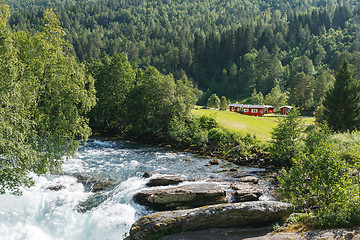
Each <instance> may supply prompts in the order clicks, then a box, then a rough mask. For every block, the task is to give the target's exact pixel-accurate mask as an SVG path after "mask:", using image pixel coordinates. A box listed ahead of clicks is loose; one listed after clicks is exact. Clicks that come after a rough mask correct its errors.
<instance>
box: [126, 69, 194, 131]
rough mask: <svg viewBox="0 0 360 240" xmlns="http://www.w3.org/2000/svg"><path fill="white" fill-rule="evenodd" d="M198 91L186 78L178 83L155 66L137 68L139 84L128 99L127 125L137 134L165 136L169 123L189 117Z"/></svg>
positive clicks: (137, 81) (131, 91)
mask: <svg viewBox="0 0 360 240" xmlns="http://www.w3.org/2000/svg"><path fill="white" fill-rule="evenodd" d="M196 101H197V99H196V91H195V90H194V88H193V87H192V85H191V83H190V82H189V81H188V80H187V79H185V78H183V79H182V80H181V81H178V82H177V83H175V80H174V78H173V77H172V76H171V75H163V74H161V73H160V72H159V71H158V70H156V69H155V68H153V67H148V68H146V69H145V70H144V71H141V70H138V75H137V79H136V85H135V87H134V88H132V89H131V90H130V92H129V97H128V98H127V99H126V102H125V104H126V119H127V120H126V124H127V125H128V126H129V128H130V132H131V133H133V134H135V135H139V136H140V135H152V136H157V137H160V138H166V137H167V136H168V133H169V123H170V122H171V121H173V120H174V121H176V122H178V121H179V120H181V119H186V118H188V116H189V114H190V110H191V109H192V107H193V106H194V105H195V103H196Z"/></svg>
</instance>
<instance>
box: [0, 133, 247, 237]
mask: <svg viewBox="0 0 360 240" xmlns="http://www.w3.org/2000/svg"><path fill="white" fill-rule="evenodd" d="M207 162H208V159H204V158H198V157H195V156H193V155H191V154H189V153H174V152H171V151H170V150H169V149H165V148H157V147H153V146H149V145H144V144H136V143H131V142H124V141H108V140H104V139H102V140H99V139H91V140H90V141H89V142H88V145H87V146H86V147H84V148H82V149H80V150H79V151H78V153H77V154H76V157H75V159H70V160H69V161H67V162H66V163H65V164H64V165H63V171H64V173H65V174H64V175H60V176H53V175H49V176H44V177H34V178H35V180H36V185H35V186H34V187H32V188H31V189H24V190H23V195H22V196H14V195H9V194H6V195H0V240H20V239H24V240H47V239H49V240H57V239H64V240H65V239H69V240H76V239H84V240H85V239H86V240H89V239H99V240H100V239H101V240H105V239H109V240H112V239H123V238H124V237H125V236H126V235H127V233H128V231H129V229H130V227H131V225H132V224H133V223H134V222H135V221H136V220H137V219H138V218H139V217H141V216H142V215H144V214H146V213H149V212H148V211H147V210H146V209H145V208H144V207H142V206H140V205H138V204H136V203H134V202H133V200H132V197H133V195H134V193H135V192H137V191H139V190H141V189H143V188H145V184H146V182H147V180H146V179H145V178H143V177H142V175H143V173H144V172H147V171H155V172H159V173H178V174H182V175H184V176H185V177H189V178H195V179H201V178H209V177H219V174H216V173H215V172H217V171H219V167H206V166H204V165H205V164H207ZM241 170H243V171H250V170H253V169H247V168H243V169H241ZM79 174H81V175H84V174H85V175H86V176H90V177H91V178H97V179H112V180H114V184H113V185H112V187H111V188H110V189H107V190H106V191H103V192H101V193H94V192H91V191H89V189H87V188H86V187H84V185H83V184H82V183H80V182H79V181H78V179H77V178H76V177H74V176H75V175H78V176H79ZM54 186H55V187H56V186H58V187H59V189H57V190H58V191H54V190H50V189H49V188H51V187H54ZM89 199H90V200H92V199H97V200H98V201H93V202H96V204H95V205H92V206H91V207H87V208H86V207H85V208H84V207H83V208H79V206H81V205H84V203H86V202H89ZM99 199H100V200H99ZM90 202H91V201H90ZM79 209H82V210H81V211H79Z"/></svg>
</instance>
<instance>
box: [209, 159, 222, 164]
mask: <svg viewBox="0 0 360 240" xmlns="http://www.w3.org/2000/svg"><path fill="white" fill-rule="evenodd" d="M209 164H210V165H219V164H220V161H219V160H218V159H211V160H209Z"/></svg>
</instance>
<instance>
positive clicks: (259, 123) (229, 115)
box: [193, 107, 314, 143]
mask: <svg viewBox="0 0 360 240" xmlns="http://www.w3.org/2000/svg"><path fill="white" fill-rule="evenodd" d="M193 113H194V114H195V115H196V116H202V115H211V116H213V117H214V118H215V119H216V120H217V121H218V123H219V124H220V125H221V126H223V127H226V128H229V129H232V130H236V131H240V132H243V133H250V134H251V135H254V134H255V135H256V137H257V138H258V139H259V140H260V141H261V142H263V143H266V142H268V141H269V140H270V139H271V132H272V129H273V128H274V127H275V126H276V125H277V120H278V119H279V117H283V116H282V115H278V114H266V115H264V116H263V117H256V116H247V115H243V114H239V113H235V112H230V111H219V110H215V109H201V107H196V108H195V109H194V110H193ZM303 120H304V124H305V125H310V124H314V118H313V117H304V118H303Z"/></svg>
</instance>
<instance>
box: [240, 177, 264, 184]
mask: <svg viewBox="0 0 360 240" xmlns="http://www.w3.org/2000/svg"><path fill="white" fill-rule="evenodd" d="M238 181H239V182H250V183H254V184H258V183H259V178H257V177H255V176H245V177H241V178H240V179H239V180H238Z"/></svg>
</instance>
